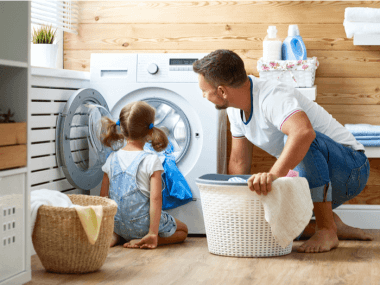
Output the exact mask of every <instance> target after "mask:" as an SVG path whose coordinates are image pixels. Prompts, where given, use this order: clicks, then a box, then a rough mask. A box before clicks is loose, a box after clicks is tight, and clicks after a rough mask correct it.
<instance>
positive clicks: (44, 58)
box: [31, 43, 58, 68]
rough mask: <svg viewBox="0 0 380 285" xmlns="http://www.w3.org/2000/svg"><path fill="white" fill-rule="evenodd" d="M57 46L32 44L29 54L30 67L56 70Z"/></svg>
mask: <svg viewBox="0 0 380 285" xmlns="http://www.w3.org/2000/svg"><path fill="white" fill-rule="evenodd" d="M57 52H58V45H57V44H33V43H32V53H31V65H32V66H39V67H48V68H56V66H57Z"/></svg>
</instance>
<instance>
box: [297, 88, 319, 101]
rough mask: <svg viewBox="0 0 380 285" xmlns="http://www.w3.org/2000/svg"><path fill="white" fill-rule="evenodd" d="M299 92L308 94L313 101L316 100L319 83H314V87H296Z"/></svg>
mask: <svg viewBox="0 0 380 285" xmlns="http://www.w3.org/2000/svg"><path fill="white" fill-rule="evenodd" d="M296 89H297V90H298V91H299V92H301V93H302V95H304V96H306V97H307V98H309V99H310V100H312V101H315V100H316V99H317V85H314V86H313V87H305V88H301V87H299V88H296Z"/></svg>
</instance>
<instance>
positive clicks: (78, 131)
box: [56, 89, 116, 190]
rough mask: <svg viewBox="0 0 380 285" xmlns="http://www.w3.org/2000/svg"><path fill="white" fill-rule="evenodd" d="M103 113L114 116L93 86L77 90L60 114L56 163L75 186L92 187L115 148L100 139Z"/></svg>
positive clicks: (86, 188) (85, 188) (104, 115)
mask: <svg viewBox="0 0 380 285" xmlns="http://www.w3.org/2000/svg"><path fill="white" fill-rule="evenodd" d="M102 117H109V118H111V119H112V116H111V114H110V112H109V110H108V106H107V103H106V101H105V99H104V98H103V96H102V95H101V94H100V93H99V92H97V91H96V90H94V89H82V90H79V91H78V92H76V93H74V94H73V95H72V96H71V97H70V99H69V100H68V101H67V103H66V105H65V108H64V110H63V112H62V114H59V116H58V122H57V131H56V133H57V135H58V137H57V139H56V142H57V144H56V145H57V152H56V154H57V155H56V157H57V164H58V166H62V170H63V172H64V173H65V176H66V178H67V180H68V181H69V182H70V183H71V184H72V185H73V186H74V187H76V188H79V189H83V190H90V189H92V188H94V187H96V186H97V185H98V184H99V183H100V181H101V180H102V178H103V171H102V169H101V168H102V166H103V164H104V163H105V161H106V159H107V155H108V154H109V153H110V152H111V151H112V150H111V149H110V148H107V147H105V146H104V145H103V144H102V143H101V141H100V137H101V135H102V134H103V133H104V129H102V125H101V118H102ZM115 148H116V147H115Z"/></svg>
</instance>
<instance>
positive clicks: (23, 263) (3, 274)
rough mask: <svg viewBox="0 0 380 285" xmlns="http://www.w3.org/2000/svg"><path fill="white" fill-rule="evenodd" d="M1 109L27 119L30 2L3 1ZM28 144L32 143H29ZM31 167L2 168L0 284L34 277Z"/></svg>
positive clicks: (0, 13) (0, 9)
mask: <svg viewBox="0 0 380 285" xmlns="http://www.w3.org/2000/svg"><path fill="white" fill-rule="evenodd" d="M0 39H1V40H0V109H1V111H0V112H1V113H6V112H7V111H8V109H10V110H11V112H12V113H14V114H15V115H14V117H12V119H13V120H15V121H16V122H26V121H27V118H28V108H27V102H28V94H29V81H30V80H29V78H30V60H29V50H30V39H31V38H30V2H29V1H1V2H0ZM28 148H29V147H28ZM27 179H28V168H27V167H22V168H14V169H7V170H1V171H0V227H1V228H0V284H1V285H4V284H12V285H14V284H24V283H26V282H28V281H30V280H31V270H30V242H29V240H30V202H29V201H30V200H29V192H28V190H27V188H26V185H27Z"/></svg>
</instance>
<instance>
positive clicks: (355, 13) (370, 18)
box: [344, 7, 380, 23]
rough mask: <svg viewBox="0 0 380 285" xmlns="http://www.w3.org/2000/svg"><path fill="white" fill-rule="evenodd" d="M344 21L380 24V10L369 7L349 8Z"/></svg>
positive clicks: (345, 12)
mask: <svg viewBox="0 0 380 285" xmlns="http://www.w3.org/2000/svg"><path fill="white" fill-rule="evenodd" d="M344 19H345V20H347V21H349V22H367V23H380V9H378V8H368V7H347V8H346V9H345V11H344Z"/></svg>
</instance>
